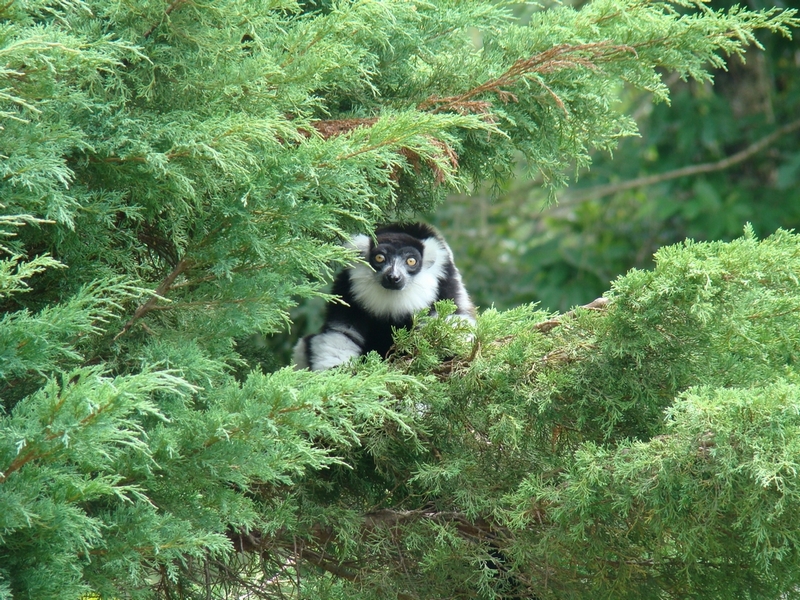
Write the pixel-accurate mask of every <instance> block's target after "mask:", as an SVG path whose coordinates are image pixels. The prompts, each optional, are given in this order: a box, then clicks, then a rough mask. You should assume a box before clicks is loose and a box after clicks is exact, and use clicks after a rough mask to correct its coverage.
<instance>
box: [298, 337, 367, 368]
mask: <svg viewBox="0 0 800 600" xmlns="http://www.w3.org/2000/svg"><path fill="white" fill-rule="evenodd" d="M309 343H310V344H311V370H312V371H322V370H323V369H330V368H333V367H337V366H339V365H341V364H344V363H346V362H347V361H348V360H350V359H351V358H354V357H356V356H359V355H360V354H361V348H360V347H359V346H358V345H357V344H356V343H355V342H353V340H351V339H350V338H349V337H347V336H346V335H344V334H343V333H339V332H338V331H326V332H325V333H320V334H318V335H315V336H314V337H312V338H311V340H309Z"/></svg>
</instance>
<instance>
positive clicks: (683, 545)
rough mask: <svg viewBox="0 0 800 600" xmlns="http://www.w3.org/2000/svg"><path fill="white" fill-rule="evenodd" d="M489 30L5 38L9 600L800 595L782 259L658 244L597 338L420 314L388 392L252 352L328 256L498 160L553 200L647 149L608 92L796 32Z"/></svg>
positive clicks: (0, 377) (64, 33) (13, 21)
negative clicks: (598, 157)
mask: <svg viewBox="0 0 800 600" xmlns="http://www.w3.org/2000/svg"><path fill="white" fill-rule="evenodd" d="M511 8H512V7H511V6H510V5H507V4H505V3H499V4H498V3H495V2H482V1H476V2H449V1H436V2H407V1H401V0H387V1H385V2H379V1H377V0H360V1H344V0H343V1H331V2H327V1H326V2H292V1H289V0H276V1H274V2H255V1H253V0H227V1H224V2H188V1H184V0H174V1H172V2H170V3H168V4H167V3H164V2H160V1H158V2H157V1H155V0H137V1H136V2H124V3H120V2H116V1H114V0H84V1H81V0H63V1H62V0H56V1H51V0H33V1H27V2H23V1H16V2H10V3H7V4H5V5H3V6H2V7H0V57H2V60H0V65H1V66H0V118H2V123H1V124H0V157H1V158H2V160H0V197H2V203H3V204H2V211H3V214H2V215H0V236H2V246H0V253H2V254H1V255H0V310H2V315H1V316H0V505H1V506H2V507H3V510H2V511H1V512H0V598H2V599H3V600H5V599H6V598H11V597H12V596H13V597H14V598H15V599H17V598H19V599H25V598H36V599H47V598H59V599H64V598H76V599H77V598H94V597H100V598H209V597H217V598H234V597H236V598H240V597H243V595H245V594H250V595H251V596H252V597H265V598H267V597H286V596H292V597H313V598H344V597H347V598H353V599H355V598H365V599H366V598H379V597H402V598H418V597H429V598H432V597H480V598H496V597H502V596H503V595H506V596H508V595H517V596H520V595H521V596H525V595H528V596H530V595H533V594H535V595H536V596H537V597H541V598H546V597H569V596H574V597H585V596H589V595H595V594H597V593H598V592H603V593H606V594H607V595H609V594H610V595H615V596H617V595H618V596H625V595H628V596H635V597H685V596H686V595H705V596H706V597H726V596H725V594H723V591H724V590H730V589H733V587H732V586H734V585H738V586H740V589H744V590H746V593H747V594H750V595H752V596H753V597H755V596H759V595H760V596H762V597H774V596H776V595H777V594H779V593H782V594H784V595H786V594H791V593H793V592H792V590H793V589H794V587H795V586H796V584H797V582H796V569H795V568H794V564H795V563H796V561H795V560H794V554H793V552H794V550H793V548H794V545H795V544H794V535H795V534H794V531H796V530H797V524H796V523H795V520H796V519H795V515H796V514H797V509H798V507H797V504H796V502H795V499H796V498H795V492H794V487H795V485H794V481H793V479H792V477H793V474H794V468H795V467H794V462H793V460H794V458H793V456H794V454H793V453H794V446H792V445H791V444H787V445H785V446H784V447H781V448H779V447H778V441H779V440H780V439H783V436H791V435H793V431H794V429H793V428H794V427H795V426H796V423H795V421H796V411H794V404H792V403H793V402H794V390H795V386H796V374H795V373H794V368H795V364H796V361H797V356H798V335H797V334H796V332H797V331H800V328H798V325H800V324H798V323H797V322H796V321H797V318H798V317H797V316H798V314H800V313H799V312H798V308H799V307H798V306H797V302H798V300H797V299H798V296H800V295H798V290H797V287H798V283H797V279H796V273H797V272H798V271H800V264H798V262H797V257H798V256H800V252H798V247H799V246H798V239H797V237H796V236H794V235H792V234H789V233H784V232H781V233H778V234H776V235H775V236H773V237H770V238H768V239H766V240H765V241H763V242H758V241H757V240H756V239H755V237H754V236H753V234H752V233H751V232H748V234H747V235H746V236H745V238H744V239H742V240H740V241H737V242H736V243H733V244H687V245H686V246H684V247H680V248H674V249H667V250H664V251H662V252H661V253H660V254H659V256H658V258H657V260H658V266H657V268H656V269H655V270H654V271H652V272H640V271H637V272H632V273H631V274H629V275H628V276H627V277H625V278H623V279H620V280H618V281H617V282H616V283H615V284H614V287H613V289H612V291H611V292H610V293H609V296H608V297H609V298H610V304H609V305H608V307H607V308H605V309H602V308H597V307H594V308H589V309H585V310H578V311H577V312H576V313H574V314H571V315H564V316H561V317H556V316H553V315H548V314H546V313H544V312H543V311H540V310H538V309H536V308H535V307H533V306H531V305H522V306H519V307H516V308H514V309H511V310H507V311H499V310H495V309H488V310H486V311H485V312H484V313H483V315H482V316H481V318H480V319H479V322H478V324H477V326H476V328H475V329H474V330H473V329H472V326H471V325H468V324H467V323H465V322H463V321H459V320H457V319H452V318H448V316H450V317H452V314H451V313H452V310H453V307H452V305H448V304H447V303H443V304H441V305H439V306H437V311H438V313H439V316H438V317H436V318H430V317H425V316H422V315H420V316H419V318H418V327H416V328H414V329H413V330H411V331H404V332H398V338H397V345H396V349H395V352H394V354H393V355H392V357H391V358H390V360H388V361H386V360H381V358H380V357H377V356H370V357H367V358H366V359H364V360H363V361H360V362H358V363H355V364H353V365H349V366H347V367H343V368H340V369H335V370H332V371H329V372H324V373H310V372H296V371H293V370H291V369H290V368H277V366H279V365H280V364H281V358H280V356H279V354H278V353H277V352H275V351H274V346H270V345H269V344H264V343H262V342H263V340H265V339H267V336H270V335H273V334H275V333H277V332H281V331H285V330H286V329H287V328H288V326H289V324H290V312H289V311H290V310H291V309H292V308H293V307H294V306H295V305H296V304H297V302H298V301H300V300H302V299H308V298H316V299H317V300H319V299H325V298H327V296H326V295H325V293H324V292H323V291H322V290H323V287H322V286H323V285H324V283H325V281H326V280H327V279H329V277H330V275H331V274H332V272H333V271H334V269H336V268H337V267H339V266H341V265H342V264H344V263H346V262H347V261H349V260H350V259H352V254H351V253H350V251H348V250H346V249H344V248H343V247H342V246H341V245H340V242H341V241H342V239H343V237H344V236H345V234H347V233H350V232H354V231H368V230H369V229H370V228H372V227H373V226H374V225H375V223H377V222H380V221H383V220H387V219H390V218H398V217H400V218H403V217H408V216H410V215H412V214H414V213H416V212H421V211H430V210H432V209H433V208H434V207H435V206H436V205H437V203H439V202H441V201H442V200H443V199H444V198H445V197H446V195H447V194H448V193H450V192H452V191H454V190H465V189H467V187H468V186H469V185H470V184H475V183H480V182H484V181H488V182H490V183H493V184H496V185H501V184H502V183H503V182H504V181H505V180H506V179H507V177H508V176H509V174H511V173H513V172H514V169H515V165H516V160H517V158H518V157H522V160H523V161H524V164H525V168H526V170H527V171H528V172H529V174H536V175H537V176H538V177H540V178H541V179H542V181H543V182H544V183H545V184H546V187H549V188H550V189H553V187H554V186H557V185H560V184H562V183H564V182H566V181H567V180H568V179H569V172H570V171H571V170H573V169H574V168H575V167H576V166H583V165H586V164H588V160H589V158H590V156H591V154H590V153H591V152H592V150H593V149H609V148H611V147H613V146H614V145H615V144H616V143H617V140H618V139H619V138H620V137H621V136H626V135H630V134H632V133H635V131H636V128H635V125H634V122H633V120H632V119H631V118H630V117H629V116H627V115H626V114H623V112H621V111H618V110H617V107H616V105H617V104H618V101H619V98H620V96H621V95H623V94H622V90H623V86H624V85H631V86H634V87H635V88H636V89H639V90H644V91H646V92H649V93H652V94H654V95H655V96H656V97H657V98H659V99H666V98H667V92H668V88H667V86H665V85H664V84H663V82H662V80H661V74H662V73H663V72H666V71H671V72H675V73H677V74H679V75H680V76H687V77H693V78H696V79H698V80H700V81H705V80H707V79H708V77H709V74H710V71H709V69H710V68H712V67H715V66H720V65H721V64H722V62H721V61H722V60H723V58H724V57H725V56H726V55H732V54H739V53H741V52H742V51H743V49H744V46H745V45H747V44H752V43H754V41H755V37H754V36H755V35H756V32H757V31H759V30H764V31H769V32H780V33H783V34H786V33H788V29H789V28H790V27H793V26H796V25H797V21H796V19H795V18H794V12H793V11H783V12H780V11H776V10H771V9H770V10H764V11H747V10H743V9H740V8H732V9H731V10H729V11H712V10H710V9H708V8H707V7H706V6H705V5H703V4H694V3H691V4H689V3H682V2H679V3H673V4H669V3H656V2H653V3H651V2H640V1H638V0H637V1H621V0H618V1H614V2H610V1H605V0H598V1H597V2H594V3H591V4H587V5H586V6H584V7H582V8H580V9H577V8H572V7H567V6H559V7H554V8H552V9H548V10H542V11H540V12H536V13H535V14H534V16H533V17H532V18H531V19H530V23H523V22H521V21H518V20H516V19H515V18H514V17H513V13H512V11H511ZM790 180H791V175H790V173H789V172H788V171H785V172H784V175H783V179H781V181H784V182H785V181H790ZM264 365H268V366H269V369H268V370H264V369H263V368H262V367H263V366H264ZM267 371H272V372H267ZM748 402H749V404H748ZM664 415H667V418H666V420H665V416H664ZM742 436H747V439H746V440H743V439H742ZM698 440H699V441H698ZM693 444H694V445H693ZM697 444H700V446H697ZM698 447H701V448H702V450H698V449H697V448H698ZM693 452H694V454H692V453H693ZM659 461H663V462H659ZM737 461H738V462H737ZM661 464H664V465H675V467H674V469H673V468H671V467H670V468H669V469H667V468H662V467H661V466H660V465H661ZM633 466H635V467H636V469H638V472H637V471H636V469H634V468H633ZM642 474H646V475H647V476H642V477H638V475H642ZM717 477H718V478H719V482H718V483H716V482H715V483H714V484H713V485H712V484H711V483H709V480H711V481H712V482H714V481H715V479H714V478H717ZM680 494H685V498H687V499H691V501H692V503H693V505H692V507H691V510H694V511H696V512H691V510H690V509H689V508H686V506H684V505H681V504H680V502H681V498H682V496H681V495H680ZM673 498H678V500H674V499H673ZM738 498H742V504H741V506H739V505H738V504H737V502H738ZM676 502H677V504H676ZM695 505H696V508H695ZM715 507H720V508H719V510H717V508H715ZM623 509H624V510H623ZM696 515H702V516H703V517H704V518H705V517H706V516H707V517H708V518H709V519H710V523H709V525H708V526H709V527H710V528H711V531H708V532H705V533H703V534H702V535H699V534H698V533H697V528H698V525H697V524H698V523H699V521H697V520H696ZM748 517H749V518H750V520H749V521H748V522H745V519H746V518H748ZM629 533H630V535H629ZM693 536H698V537H697V539H698V540H700V542H702V547H700V546H698V547H693V546H690V545H689V544H688V543H687V540H690V539H692V537H693ZM617 572H618V573H619V576H618V577H617V576H613V577H612V574H616V573H617ZM613 586H617V587H616V588H613ZM726 586H727V587H726Z"/></svg>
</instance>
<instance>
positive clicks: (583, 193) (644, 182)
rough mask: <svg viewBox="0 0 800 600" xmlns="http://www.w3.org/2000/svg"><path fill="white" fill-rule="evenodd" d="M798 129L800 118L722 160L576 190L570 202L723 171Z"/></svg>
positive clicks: (570, 197) (570, 196)
mask: <svg viewBox="0 0 800 600" xmlns="http://www.w3.org/2000/svg"><path fill="white" fill-rule="evenodd" d="M797 129H800V119H798V120H796V121H792V122H791V123H788V124H786V125H784V126H783V127H780V128H779V129H776V130H775V131H773V132H772V133H771V134H769V135H768V136H765V137H763V138H761V139H760V140H758V141H757V142H754V143H752V144H750V145H749V146H748V147H747V148H745V149H744V150H741V151H739V152H737V153H736V154H732V155H730V156H727V157H725V158H723V159H722V160H718V161H716V162H710V163H703V164H700V165H692V166H689V167H681V168H680V169H675V170H673V171H667V172H666V173H658V174H656V175H647V176H646V177H638V178H636V179H629V180H628V181H622V182H620V183H612V184H608V185H598V186H594V187H590V188H584V189H581V190H576V191H575V192H573V193H570V194H569V202H582V201H584V200H588V199H591V198H602V197H603V196H609V195H611V194H616V193H617V192H624V191H626V190H632V189H635V188H638V187H645V186H649V185H655V184H657V183H663V182H664V181H671V180H673V179H678V178H679V177H689V176H692V175H699V174H701V173H713V172H714V171H723V170H725V169H729V168H730V167H733V166H735V165H738V164H739V163H741V162H744V161H745V160H747V159H748V158H750V157H751V156H753V155H754V154H757V153H758V152H761V151H762V150H763V149H764V148H766V147H767V146H769V145H770V144H771V143H772V142H774V141H775V140H777V139H778V138H780V137H782V136H784V135H786V134H788V133H791V132H793V131H795V130H797Z"/></svg>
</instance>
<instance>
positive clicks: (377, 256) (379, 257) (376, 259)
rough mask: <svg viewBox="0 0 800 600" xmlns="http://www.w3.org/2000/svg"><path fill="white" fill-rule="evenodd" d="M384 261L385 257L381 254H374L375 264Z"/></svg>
mask: <svg viewBox="0 0 800 600" xmlns="http://www.w3.org/2000/svg"><path fill="white" fill-rule="evenodd" d="M385 260H386V257H385V256H384V255H383V254H376V255H375V262H376V263H382V262H383V261H385Z"/></svg>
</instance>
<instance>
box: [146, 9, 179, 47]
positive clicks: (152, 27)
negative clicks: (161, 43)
mask: <svg viewBox="0 0 800 600" xmlns="http://www.w3.org/2000/svg"><path fill="white" fill-rule="evenodd" d="M185 2H186V0H172V2H171V3H170V5H169V6H168V7H167V10H165V11H164V17H168V16H169V14H170V13H171V12H172V11H173V10H175V9H176V8H178V7H179V6H180V5H181V4H184V3H185ZM163 22H164V20H163V19H162V20H161V21H159V22H158V23H154V24H153V25H151V27H150V29H148V30H147V31H145V32H144V39H147V38H149V37H150V36H151V35H152V33H153V32H154V31H155V30H156V29H157V28H158V26H159V25H161V23H163Z"/></svg>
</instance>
